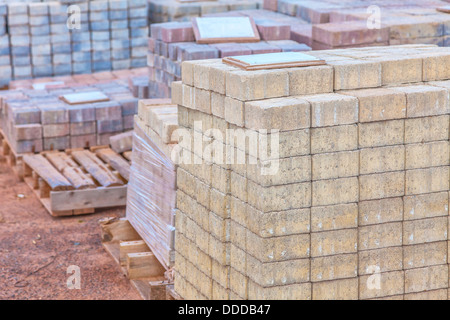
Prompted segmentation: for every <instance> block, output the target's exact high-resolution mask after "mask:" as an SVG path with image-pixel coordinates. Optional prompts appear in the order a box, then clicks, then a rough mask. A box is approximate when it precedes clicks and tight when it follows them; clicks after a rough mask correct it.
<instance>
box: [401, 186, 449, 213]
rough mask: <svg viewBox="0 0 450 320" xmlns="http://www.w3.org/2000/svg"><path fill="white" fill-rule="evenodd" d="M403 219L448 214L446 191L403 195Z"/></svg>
mask: <svg viewBox="0 0 450 320" xmlns="http://www.w3.org/2000/svg"><path fill="white" fill-rule="evenodd" d="M404 204H405V207H404V208H405V215H404V220H417V219H424V218H434V217H440V216H448V192H446V191H445V192H441V193H431V194H424V195H415V196H407V197H404Z"/></svg>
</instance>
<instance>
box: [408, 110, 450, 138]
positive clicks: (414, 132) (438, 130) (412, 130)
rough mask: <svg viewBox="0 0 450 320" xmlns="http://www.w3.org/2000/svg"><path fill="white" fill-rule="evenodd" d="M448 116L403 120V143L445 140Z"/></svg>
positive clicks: (447, 133)
mask: <svg viewBox="0 0 450 320" xmlns="http://www.w3.org/2000/svg"><path fill="white" fill-rule="evenodd" d="M448 135H449V117H448V115H444V116H437V117H426V118H416V119H407V120H405V143H423V142H429V141H439V140H447V139H448Z"/></svg>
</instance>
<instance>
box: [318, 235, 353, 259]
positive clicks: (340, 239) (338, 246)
mask: <svg viewBox="0 0 450 320" xmlns="http://www.w3.org/2000/svg"><path fill="white" fill-rule="evenodd" d="M357 249H358V230H357V229H345V230H337V231H325V232H316V233H311V256H312V257H322V256H329V255H337V254H344V253H355V252H356V251H357Z"/></svg>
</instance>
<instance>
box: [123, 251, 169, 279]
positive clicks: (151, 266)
mask: <svg viewBox="0 0 450 320" xmlns="http://www.w3.org/2000/svg"><path fill="white" fill-rule="evenodd" d="M165 271H166V269H165V268H164V267H163V266H162V265H161V264H160V263H159V261H158V259H157V258H156V256H155V255H154V254H153V253H151V252H140V253H129V254H128V255H127V274H128V278H129V279H140V278H149V277H157V276H163V275H164V272H165Z"/></svg>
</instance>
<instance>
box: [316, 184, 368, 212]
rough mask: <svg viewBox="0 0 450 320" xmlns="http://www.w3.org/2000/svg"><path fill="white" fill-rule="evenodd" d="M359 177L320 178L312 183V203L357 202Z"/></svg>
mask: <svg viewBox="0 0 450 320" xmlns="http://www.w3.org/2000/svg"><path fill="white" fill-rule="evenodd" d="M358 199H359V190H358V178H356V177H355V178H342V179H334V180H320V181H313V183H312V205H313V206H327V205H334V204H341V203H351V202H357V201H358Z"/></svg>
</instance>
